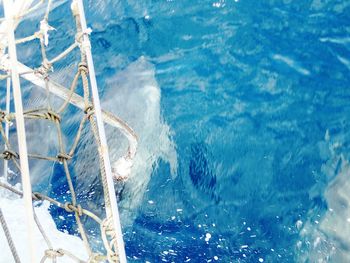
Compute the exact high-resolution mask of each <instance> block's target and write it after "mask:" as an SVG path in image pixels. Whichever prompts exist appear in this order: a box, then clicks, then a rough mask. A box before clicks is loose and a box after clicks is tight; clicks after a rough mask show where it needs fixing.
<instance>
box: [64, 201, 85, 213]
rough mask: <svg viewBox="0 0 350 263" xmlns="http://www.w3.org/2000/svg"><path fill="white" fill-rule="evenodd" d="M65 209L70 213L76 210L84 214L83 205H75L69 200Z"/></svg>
mask: <svg viewBox="0 0 350 263" xmlns="http://www.w3.org/2000/svg"><path fill="white" fill-rule="evenodd" d="M64 209H65V210H66V211H67V212H68V213H73V212H76V213H78V215H79V216H82V215H83V208H82V207H81V205H77V206H74V205H73V204H71V203H69V202H67V203H65V204H64Z"/></svg>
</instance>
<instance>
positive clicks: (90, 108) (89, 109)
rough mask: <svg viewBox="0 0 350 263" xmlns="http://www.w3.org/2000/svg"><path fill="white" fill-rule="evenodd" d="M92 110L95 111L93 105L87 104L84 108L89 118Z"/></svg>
mask: <svg viewBox="0 0 350 263" xmlns="http://www.w3.org/2000/svg"><path fill="white" fill-rule="evenodd" d="M94 112H95V110H94V107H93V106H92V105H89V106H87V107H86V108H85V109H84V113H85V114H86V117H87V118H90V116H91V115H92V114H94Z"/></svg>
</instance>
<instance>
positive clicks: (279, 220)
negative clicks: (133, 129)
mask: <svg viewBox="0 0 350 263" xmlns="http://www.w3.org/2000/svg"><path fill="white" fill-rule="evenodd" d="M63 5H67V6H68V7H69V4H68V3H67V2H63ZM57 12H58V11H57ZM57 12H56V14H53V18H52V24H53V25H55V23H56V24H59V23H60V19H61V18H60V16H62V13H57ZM349 14H350V1H344V0H342V1H335V0H333V1H328V0H313V1H310V0H300V1H291V0H284V1H278V0H266V1H252V0H231V1H228V0H216V1H215V0H210V1H209V0H204V1H203V0H202V1H196V0H192V1H181V0H163V1H151V0H148V1H142V2H141V1H133V0H129V1H87V2H86V15H87V20H88V21H89V26H90V27H91V28H92V29H93V33H92V35H91V40H92V48H93V53H94V59H95V64H96V65H95V66H96V71H97V73H98V81H99V83H100V84H101V85H100V87H102V89H101V94H102V97H103V95H104V94H105V93H107V92H108V90H107V89H112V88H115V89H117V87H111V85H109V86H108V85H106V81H107V79H109V78H112V76H114V75H115V74H118V72H121V71H123V70H125V69H126V68H127V67H128V66H129V65H130V64H132V63H135V62H136V61H138V60H139V58H140V57H142V58H143V59H145V60H146V61H147V62H148V63H150V64H151V65H152V66H153V67H154V70H155V80H156V81H157V84H158V86H159V88H160V90H161V98H160V112H161V116H162V120H163V121H164V122H165V123H167V125H168V126H169V128H170V134H171V139H172V141H173V142H174V145H175V146H176V155H177V160H178V166H177V169H176V173H175V176H174V175H173V174H172V173H171V167H170V164H169V163H168V162H167V161H165V160H162V159H161V158H160V159H159V160H158V162H157V164H156V165H154V167H153V170H152V174H151V178H150V181H149V183H148V185H147V189H146V191H145V194H144V195H143V196H142V201H141V204H140V206H139V207H138V208H137V209H136V211H134V212H135V213H136V214H135V219H134V221H133V223H132V225H127V226H125V227H124V233H125V237H124V238H125V242H126V252H127V255H128V260H129V262H147V261H148V262H161V261H163V262H215V261H219V262H316V260H320V259H322V260H323V261H320V262H342V261H339V260H338V261H337V260H336V259H335V258H332V255H333V254H332V253H333V252H332V251H333V250H337V249H340V248H341V249H344V247H345V249H344V250H345V251H348V249H347V248H346V247H347V244H344V242H343V241H342V242H338V243H337V238H336V236H335V237H334V236H332V235H331V234H329V233H328V232H326V231H324V228H323V230H322V229H319V224H320V222H323V221H324V220H325V218H328V217H327V211H328V210H329V208H330V207H329V200H327V196H326V195H325V193H326V192H327V189H328V186H329V185H330V184H331V183H332V182H333V181H334V180H335V178H337V176H339V174H341V173H345V174H346V175H350V173H349V172H348V170H345V172H344V169H342V167H343V166H346V164H347V162H348V161H349V159H350V155H349V152H350V151H349V150H350V132H349V130H350V129H349V128H350V119H349V116H350V103H349V101H348V100H349V99H350V89H349V87H350V74H349V71H350V35H349V34H350V24H349V21H350V15H349ZM66 26H67V28H69V26H68V25H66ZM67 32H68V33H67ZM67 32H65V33H66V34H71V33H72V32H73V31H72V32H70V31H69V29H67ZM57 34H58V33H57ZM67 45H68V44H67ZM149 147H150V148H152V145H149ZM57 169H58V168H57ZM55 174H56V175H57V174H59V171H56V173H55ZM54 176H55V175H54ZM54 178H55V177H54ZM51 183H52V184H55V183H56V184H57V186H60V187H61V185H60V184H59V183H58V182H57V180H56V179H55V180H52V181H51ZM89 186H91V185H84V186H83V187H89ZM58 188H59V187H57V188H55V185H54V186H53V190H52V191H54V192H55V191H56V192H59V193H61V192H64V191H66V189H63V190H62V189H61V190H60V189H58ZM344 207H347V204H345V205H344ZM121 209H123V208H121ZM344 209H345V208H344ZM334 216H336V215H334ZM344 220H345V221H346V218H344ZM344 229H347V228H346V227H344ZM303 231H304V232H303ZM318 231H320V233H322V234H318V233H319V232H318ZM315 233H316V234H315ZM317 237H321V239H322V241H320V240H319V241H317ZM320 243H321V244H324V246H323V247H322V249H320V248H319V247H318V244H320ZM330 244H331V245H330ZM331 247H335V249H333V250H332V248H331ZM315 254H316V255H315ZM343 262H346V261H343Z"/></svg>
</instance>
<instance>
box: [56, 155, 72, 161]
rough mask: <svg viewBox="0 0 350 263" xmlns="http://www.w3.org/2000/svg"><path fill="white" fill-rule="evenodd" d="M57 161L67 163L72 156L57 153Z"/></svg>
mask: <svg viewBox="0 0 350 263" xmlns="http://www.w3.org/2000/svg"><path fill="white" fill-rule="evenodd" d="M57 159H58V161H59V162H63V161H68V160H70V159H72V156H70V155H69V154H66V153H59V154H57Z"/></svg>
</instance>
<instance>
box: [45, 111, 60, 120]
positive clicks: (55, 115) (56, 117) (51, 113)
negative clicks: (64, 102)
mask: <svg viewBox="0 0 350 263" xmlns="http://www.w3.org/2000/svg"><path fill="white" fill-rule="evenodd" d="M45 118H46V119H48V120H51V121H53V122H56V121H58V122H61V117H60V115H58V113H56V112H54V111H51V110H48V111H47V112H46V113H45Z"/></svg>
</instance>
